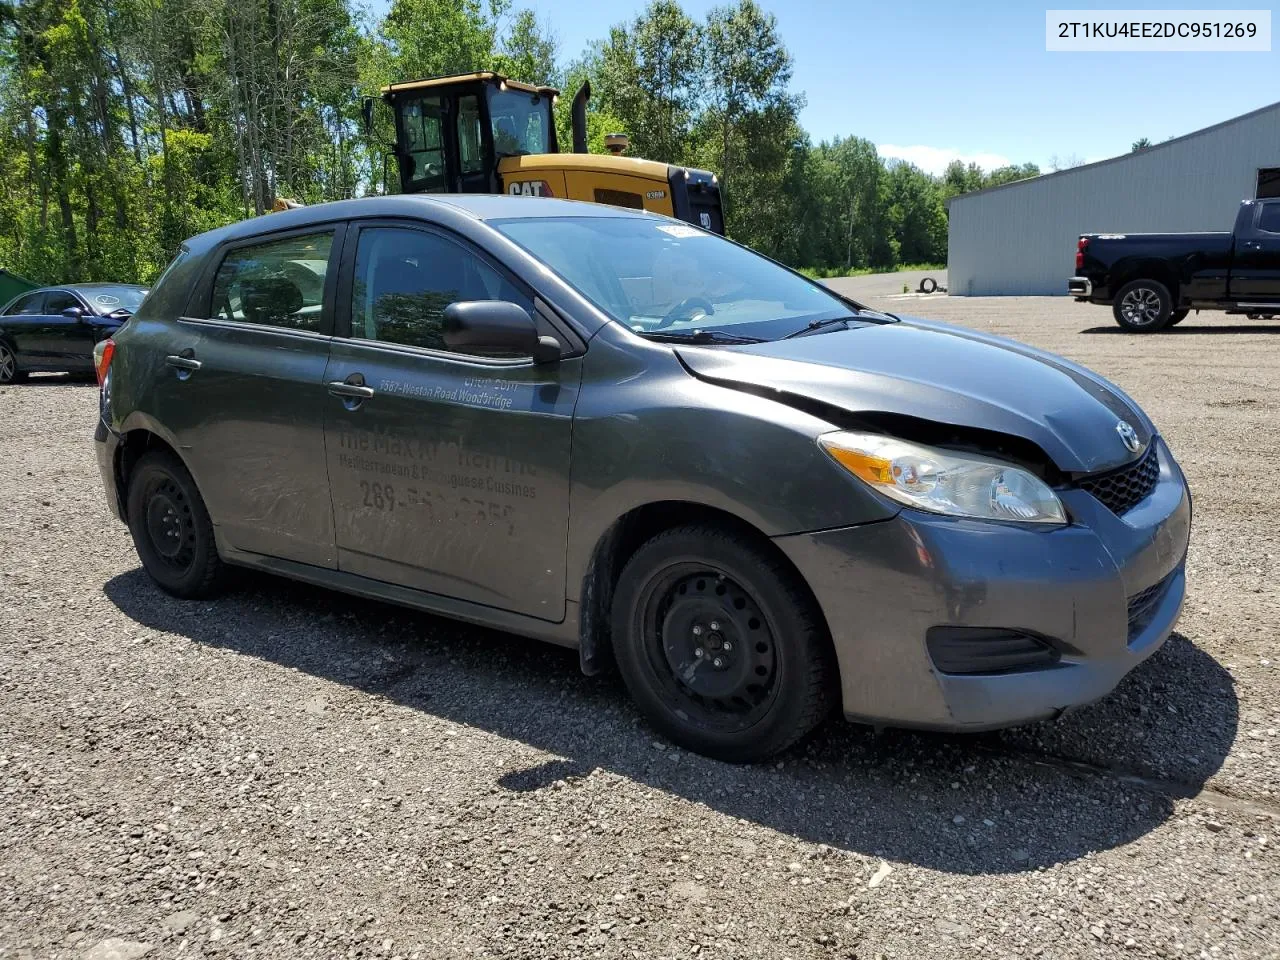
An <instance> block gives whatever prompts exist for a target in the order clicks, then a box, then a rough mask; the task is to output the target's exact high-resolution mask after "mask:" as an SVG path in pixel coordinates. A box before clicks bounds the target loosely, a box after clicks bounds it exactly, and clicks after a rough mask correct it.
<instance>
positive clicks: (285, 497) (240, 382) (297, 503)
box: [155, 226, 342, 568]
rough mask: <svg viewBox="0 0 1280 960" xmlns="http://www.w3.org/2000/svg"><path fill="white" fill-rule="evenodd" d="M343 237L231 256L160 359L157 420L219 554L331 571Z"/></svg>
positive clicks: (303, 235) (283, 237)
mask: <svg viewBox="0 0 1280 960" xmlns="http://www.w3.org/2000/svg"><path fill="white" fill-rule="evenodd" d="M341 234H342V228H341V227H333V226H323V227H311V228H308V229H307V230H303V231H292V232H289V233H280V234H274V235H271V236H267V237H257V238H254V239H252V240H248V241H242V242H239V243H237V244H236V245H234V246H232V247H230V248H229V249H226V250H224V251H223V252H222V253H221V254H219V255H218V256H219V257H220V262H219V265H218V266H217V268H216V272H215V273H214V274H213V275H212V276H211V277H206V278H205V279H204V280H203V281H202V283H201V284H200V290H199V292H198V293H197V295H196V297H195V298H194V301H193V303H192V304H191V305H190V306H189V307H188V309H189V310H190V311H191V313H192V314H193V315H192V316H188V317H183V318H181V319H179V320H178V322H177V323H176V324H175V325H173V328H174V335H173V336H172V338H171V339H170V340H169V341H168V342H167V343H165V344H164V346H163V355H162V356H159V357H157V358H156V369H157V370H158V371H159V372H158V374H157V378H158V382H157V384H156V399H155V406H156V408H157V415H158V419H160V420H161V422H163V423H165V424H166V426H168V427H169V428H170V430H171V431H172V433H173V435H174V439H175V440H176V441H177V444H178V448H179V452H180V454H181V455H182V457H183V459H184V460H185V461H186V463H187V465H188V467H190V469H191V473H192V475H193V476H194V477H195V480H196V483H197V484H198V485H199V487H200V492H201V494H202V495H203V496H204V499H205V504H206V506H207V507H208V508H209V515H210V516H211V517H212V518H213V522H214V525H215V527H216V529H217V531H218V537H219V542H220V544H222V545H225V546H227V547H231V548H233V549H236V550H241V551H245V552H248V553H253V554H259V555H263V556H270V557H281V558H284V559H286V560H295V561H298V562H300V563H308V564H312V565H315V566H324V567H329V568H333V567H335V566H336V557H335V554H334V542H333V516H332V512H331V507H330V502H329V482H328V478H327V477H326V476H325V459H324V430H323V418H324V411H325V406H326V400H328V399H329V397H328V394H327V393H326V392H325V388H324V370H325V364H326V363H328V360H329V342H330V336H329V334H330V332H331V330H332V304H333V290H334V288H335V287H336V282H337V271H336V265H337V261H338V258H339V256H340V250H341V246H342V243H341ZM331 264H332V269H331Z"/></svg>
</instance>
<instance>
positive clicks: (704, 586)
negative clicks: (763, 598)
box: [656, 572, 776, 714]
mask: <svg viewBox="0 0 1280 960" xmlns="http://www.w3.org/2000/svg"><path fill="white" fill-rule="evenodd" d="M656 619H657V624H656V626H657V627H658V630H657V633H658V639H659V642H660V643H661V647H662V654H663V656H664V658H665V660H666V664H667V666H668V667H669V669H670V670H671V674H672V676H673V677H674V679H675V681H676V683H677V685H678V687H679V688H680V689H681V691H682V692H683V693H684V694H686V695H687V696H688V697H690V698H692V699H693V700H694V701H695V702H697V703H699V704H700V705H701V706H703V707H705V708H708V709H711V710H715V711H717V712H727V713H736V714H742V713H750V712H751V711H752V710H753V709H754V708H755V707H757V706H759V705H760V704H761V703H763V702H764V701H765V700H766V699H767V698H768V696H769V693H770V691H771V688H772V684H773V680H774V675H775V672H776V670H775V664H776V661H775V651H774V641H773V637H772V635H771V634H770V632H769V629H768V626H767V625H766V623H765V618H764V615H763V614H762V613H761V612H760V608H759V607H758V606H757V605H756V604H755V602H754V601H753V600H752V599H751V598H750V597H749V596H748V595H747V593H746V592H745V591H744V590H743V589H742V588H741V587H740V586H739V585H738V584H736V583H734V582H733V581H732V580H730V579H728V578H726V577H724V576H722V575H719V574H715V573H711V572H700V573H694V574H689V575H686V576H682V577H680V578H679V579H677V580H675V581H674V582H673V583H671V584H670V586H669V587H668V589H667V590H666V592H665V594H664V595H663V596H662V600H661V604H660V609H659V611H658V615H657V618H656Z"/></svg>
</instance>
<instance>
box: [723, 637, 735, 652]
mask: <svg viewBox="0 0 1280 960" xmlns="http://www.w3.org/2000/svg"><path fill="white" fill-rule="evenodd" d="M721 649H722V650H724V652H725V653H728V652H729V651H730V650H732V649H733V643H732V641H729V640H726V641H725V642H724V643H723V644H722V645H721Z"/></svg>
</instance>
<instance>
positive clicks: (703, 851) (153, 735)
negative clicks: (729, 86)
mask: <svg viewBox="0 0 1280 960" xmlns="http://www.w3.org/2000/svg"><path fill="white" fill-rule="evenodd" d="M838 284H839V281H837V285H838ZM875 302H876V304H877V305H879V306H881V307H883V308H885V309H890V310H894V311H899V312H910V313H916V314H920V315H924V316H930V317H937V318H940V319H945V320H955V321H960V322H966V323H969V324H971V325H973V326H975V327H978V328H981V329H984V330H991V331H994V332H997V333H1002V334H1006V335H1010V336H1014V337H1017V338H1019V339H1022V340H1026V341H1028V342H1031V343H1034V344H1037V345H1040V346H1044V347H1047V348H1049V349H1052V350H1055V351H1058V352H1060V353H1063V354H1066V355H1068V356H1070V357H1073V358H1075V359H1077V360H1081V361H1083V362H1084V363H1086V364H1088V365H1090V366H1092V367H1094V368H1096V369H1098V370H1100V371H1101V372H1103V373H1104V374H1106V375H1108V376H1110V377H1112V378H1113V379H1115V380H1116V381H1118V382H1119V383H1120V384H1121V385H1122V386H1123V387H1124V388H1125V389H1126V390H1128V391H1129V392H1130V393H1131V394H1132V395H1133V396H1134V397H1135V398H1136V399H1137V400H1138V401H1139V402H1141V403H1142V404H1143V405H1144V406H1145V407H1146V409H1147V410H1148V411H1149V412H1150V413H1151V414H1152V416H1153V417H1154V418H1155V420H1156V422H1157V423H1158V424H1159V425H1160V427H1161V428H1162V430H1163V431H1164V432H1165V434H1166V435H1167V436H1168V438H1169V440H1170V443H1171V444H1172V446H1173V448H1174V450H1175V452H1176V453H1177V454H1178V455H1179V457H1180V459H1181V462H1182V464H1183V466H1184V467H1185V469H1186V471H1187V473H1188V475H1189V477H1190V480H1191V484H1192V487H1193V490H1194V493H1195V496H1196V521H1195V532H1194V536H1193V541H1192V550H1191V556H1190V561H1189V567H1190V583H1191V587H1190V598H1189V602H1188V606H1187V609H1186V612H1185V613H1184V616H1183V620H1182V622H1181V624H1180V625H1179V632H1178V633H1177V634H1176V635H1175V636H1174V637H1173V638H1172V640H1171V641H1170V642H1169V644H1167V645H1166V647H1165V648H1164V649H1163V650H1162V651H1161V652H1160V653H1159V654H1158V655H1157V656H1155V657H1154V658H1153V659H1152V660H1150V661H1149V662H1148V663H1146V664H1145V665H1143V666H1142V667H1140V668H1139V669H1138V670H1137V671H1136V672H1135V673H1134V674H1133V675H1132V676H1130V677H1129V678H1128V679H1127V680H1126V681H1125V682H1124V683H1123V684H1122V685H1121V687H1120V689H1119V690H1118V691H1117V692H1116V693H1115V694H1113V695H1112V696H1111V697H1109V698H1107V699H1105V700H1103V701H1101V702H1100V703H1098V704H1096V705H1094V706H1092V707H1089V708H1087V709H1084V710H1082V711H1079V712H1078V713H1075V714H1073V715H1071V716H1069V717H1068V718H1066V719H1064V720H1062V721H1060V722H1058V723H1057V724H1053V725H1047V724H1046V725H1039V726H1035V727H1031V728H1027V729H1023V730H1017V731H1011V732H1005V733H1001V734H991V735H986V736H981V737H946V736H930V735H919V734H910V733H903V732H894V731H889V732H885V733H881V734H878V735H877V734H875V733H874V732H872V731H870V730H868V729H865V728H861V727H855V726H851V725H848V724H845V723H842V722H832V723H831V724H829V725H827V726H826V727H825V728H824V729H823V730H822V731H820V732H819V734H818V735H817V736H816V738H815V739H814V740H813V741H812V742H811V743H809V744H808V745H806V746H804V747H802V748H797V749H796V750H794V751H793V752H792V753H790V754H789V755H787V756H786V757H785V759H784V760H783V762H781V763H777V764H770V765H768V766H757V767H733V766H728V765H724V764H720V763H716V762H714V761H710V760H706V759H703V758H701V757H698V756H694V755H690V754H688V753H686V752H684V751H680V750H676V749H673V748H672V747H670V746H669V745H666V744H664V743H661V742H659V741H658V740H657V738H656V737H655V735H654V733H653V732H652V731H651V730H649V729H648V728H647V726H646V725H645V724H644V723H643V722H642V721H641V720H640V719H639V718H638V717H637V715H636V713H635V711H634V710H633V709H632V707H631V706H630V704H629V703H628V702H627V700H626V698H625V695H624V693H623V691H622V689H621V686H620V684H619V683H618V682H617V680H616V679H612V678H608V677H606V678H603V679H592V680H588V679H585V678H583V677H582V676H581V675H580V674H579V673H578V672H577V669H576V667H577V663H576V656H575V655H574V654H573V653H572V652H570V651H565V650H560V649H556V648H552V647H546V646H542V645H539V644H536V643H534V642H532V641H525V640H521V639H519V638H515V637H511V636H507V635H504V634H499V633H495V632H491V631H484V630H479V629H473V628H470V627H465V626H460V625H457V624H453V623H450V622H447V621H443V620H439V619H435V618H432V617H428V616H424V615H419V614H415V613H412V612H406V611H403V610H399V609H396V608H393V607H388V606H383V605H379V604H375V603H371V602H363V601H358V600H353V599H349V598H345V597H341V596H335V595H329V594H326V593H324V592H322V591H319V590H315V589H312V588H308V587H304V586H300V585H296V584H290V583H287V582H284V581H277V580H273V579H271V578H267V577H261V576H254V577H253V578H246V579H245V580H243V581H242V582H241V583H240V584H239V585H238V586H237V587H236V588H235V589H234V590H233V591H232V592H230V593H229V594H228V595H226V596H225V597H224V598H221V599H219V600H217V601H214V602H207V603H183V602H179V601H175V600H172V599H169V598H167V597H165V596H164V595H162V594H160V593H159V592H158V591H157V590H156V589H155V588H153V587H152V586H151V584H150V582H149V581H148V580H147V578H146V577H145V576H144V575H143V574H142V572H141V571H140V570H139V568H138V562H137V559H136V557H135V555H134V552H133V549H132V547H131V545H130V543H129V540H128V536H127V534H126V532H125V530H124V529H123V527H121V526H119V525H118V524H116V523H115V522H113V521H111V520H110V518H109V516H108V513H107V510H106V507H105V505H104V503H103V497H102V492H101V487H100V483H99V481H98V478H97V471H96V465H95V463H94V458H93V450H92V446H93V445H92V442H91V440H90V439H89V435H90V432H91V427H92V422H93V417H94V412H95V402H96V391H95V389H94V388H93V387H92V386H91V385H86V384H83V383H74V382H69V381H66V380H63V379H62V378H56V377H41V378H37V380H36V381H35V382H33V383H31V384H28V385H24V386H20V387H10V388H0V407H2V408H3V410H4V416H3V418H0V503H3V504H4V506H5V513H4V517H5V519H4V522H3V524H2V525H0V957H4V958H17V957H40V958H45V957H67V958H80V957H83V958H87V960H109V958H136V957H141V956H147V957H151V958H160V957H215V956H220V957H253V956H257V957H269V958H285V957H317V958H321V957H323V958H331V957H385V958H388V960H390V958H392V957H402V958H409V957H419V958H436V957H497V956H511V957H547V958H550V957H557V958H558V957H644V958H650V957H654V958H657V957H693V956H698V957H703V956H706V957H720V958H733V957H762V958H769V960H778V958H787V957H789V958H809V957H823V958H847V960H853V958H859V960H871V958H877V957H890V958H902V960H915V958H921V957H929V958H933V957H961V956H964V957H969V956H974V955H978V954H982V955H984V956H991V957H1027V956H1043V957H1090V958H1093V957H1120V956H1124V957H1207V958H1225V957H1250V958H1254V957H1280V851H1278V850H1277V847H1280V761H1278V760H1277V752H1276V748H1277V746H1280V733H1278V728H1280V650H1277V634H1278V632H1280V627H1278V626H1277V624H1278V623H1280V609H1278V604H1277V594H1276V591H1275V589H1274V584H1275V582H1276V580H1277V576H1278V575H1280V569H1277V560H1276V549H1277V537H1278V534H1277V524H1276V523H1275V520H1274V510H1273V505H1274V503H1275V502H1276V497H1275V495H1274V493H1273V491H1272V486H1271V484H1272V483H1273V482H1274V477H1275V476H1276V475H1277V474H1280V454H1278V453H1277V452H1276V449H1275V446H1274V444H1271V443H1270V442H1269V440H1268V439H1267V438H1269V437H1271V436H1273V435H1274V427H1273V425H1274V423H1275V422H1276V419H1277V414H1278V413H1280V411H1278V409H1277V405H1278V401H1277V399H1276V389H1275V388H1276V386H1277V384H1280V351H1278V350H1277V347H1280V337H1277V334H1280V326H1276V325H1272V326H1266V325H1255V324H1250V325H1248V326H1237V325H1233V324H1232V323H1229V322H1227V321H1226V320H1225V319H1223V318H1219V319H1215V320H1209V321H1200V320H1199V319H1197V318H1196V317H1192V318H1189V319H1188V320H1186V321H1185V322H1184V323H1183V324H1182V325H1181V326H1179V327H1178V328H1177V329H1176V330H1175V331H1173V332H1170V333H1167V334H1163V335H1158V336H1154V337H1130V336H1122V335H1119V334H1117V333H1116V332H1115V330H1116V328H1114V327H1113V325H1112V324H1111V321H1110V315H1109V314H1108V313H1107V312H1106V311H1105V310H1103V309H1101V308H1096V307H1085V306H1080V305H1076V304H1073V303H1070V302H1069V301H1067V300H1066V299H1065V298H1063V299H1030V298H1019V299H992V300H979V299H966V300H962V299H948V298H946V297H941V296H934V297H918V298H907V299H897V298H894V299H889V298H886V299H883V300H876V301H875ZM33 440H37V441H38V442H33Z"/></svg>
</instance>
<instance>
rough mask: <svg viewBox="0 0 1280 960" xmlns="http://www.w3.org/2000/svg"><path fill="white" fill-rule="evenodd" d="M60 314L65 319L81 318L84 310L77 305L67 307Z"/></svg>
mask: <svg viewBox="0 0 1280 960" xmlns="http://www.w3.org/2000/svg"><path fill="white" fill-rule="evenodd" d="M62 316H63V317H65V318H66V319H67V320H83V319H84V311H83V310H81V309H80V308H79V307H67V309H65V310H63V311H62Z"/></svg>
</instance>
